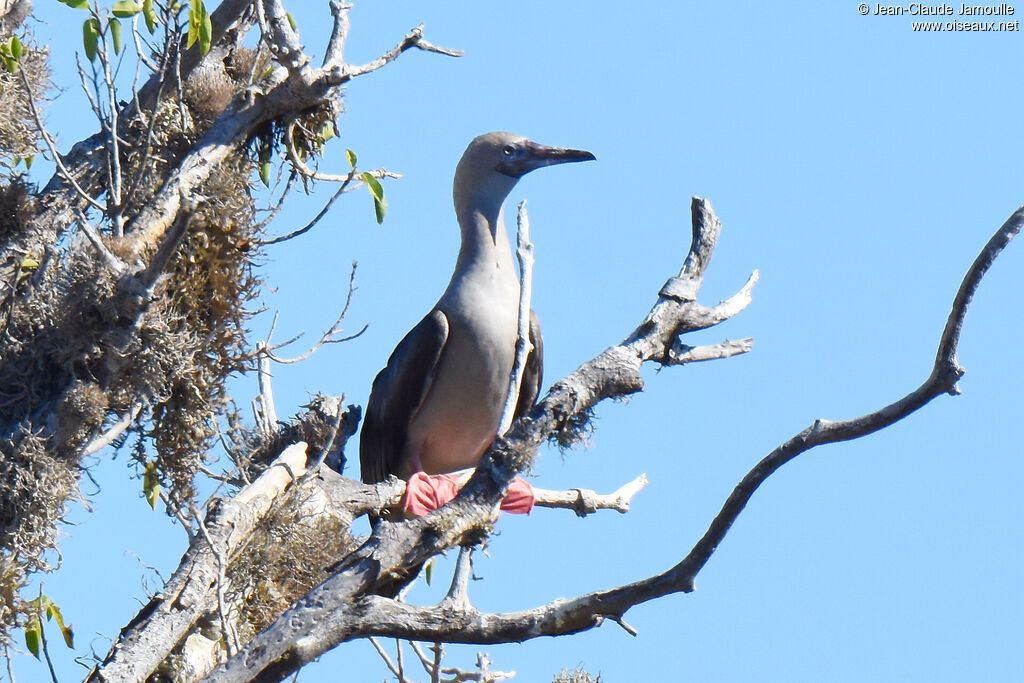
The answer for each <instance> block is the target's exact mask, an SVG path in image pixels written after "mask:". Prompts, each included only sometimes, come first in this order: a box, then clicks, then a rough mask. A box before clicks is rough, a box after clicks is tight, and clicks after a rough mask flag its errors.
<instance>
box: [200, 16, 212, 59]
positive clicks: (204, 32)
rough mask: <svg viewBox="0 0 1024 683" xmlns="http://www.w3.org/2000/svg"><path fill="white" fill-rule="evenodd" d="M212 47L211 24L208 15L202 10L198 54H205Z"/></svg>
mask: <svg viewBox="0 0 1024 683" xmlns="http://www.w3.org/2000/svg"><path fill="white" fill-rule="evenodd" d="M212 45H213V22H212V21H210V13H209V12H207V11H206V10H205V9H204V10H203V20H202V22H201V23H200V25H199V53H200V54H204V55H205V54H206V53H207V52H209V51H210V46H212Z"/></svg>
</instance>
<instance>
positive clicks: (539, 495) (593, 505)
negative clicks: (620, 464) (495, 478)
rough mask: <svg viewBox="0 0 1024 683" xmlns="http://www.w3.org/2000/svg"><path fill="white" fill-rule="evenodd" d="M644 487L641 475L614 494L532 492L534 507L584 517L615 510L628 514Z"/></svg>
mask: <svg viewBox="0 0 1024 683" xmlns="http://www.w3.org/2000/svg"><path fill="white" fill-rule="evenodd" d="M645 486H647V475H646V474H641V475H640V476H639V477H637V478H636V479H634V480H633V481H631V482H629V483H627V484H624V485H623V486H622V487H620V488H619V490H617V491H615V492H614V493H608V494H604V495H602V494H600V493H597V492H596V491H592V490H590V489H569V490H568V491H552V490H549V489H538V488H535V489H534V490H533V495H534V505H536V506H537V507H546V508H568V509H570V510H574V511H575V512H576V514H577V515H578V516H580V517H586V516H587V515H589V514H592V513H594V512H597V511H598V510H615V511H617V512H622V513H626V512H629V505H630V503H631V502H632V501H633V496H635V495H636V494H637V493H639V492H640V490H641V489H643V488H644V487H645Z"/></svg>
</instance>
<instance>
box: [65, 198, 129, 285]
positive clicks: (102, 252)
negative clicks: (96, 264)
mask: <svg viewBox="0 0 1024 683" xmlns="http://www.w3.org/2000/svg"><path fill="white" fill-rule="evenodd" d="M75 215H76V216H77V217H78V227H79V228H80V229H81V231H82V232H83V233H84V234H85V236H86V237H88V238H89V241H90V242H92V246H93V247H95V248H96V252H97V253H98V254H99V256H100V258H101V259H102V260H103V263H104V264H105V265H106V266H107V268H110V270H111V271H112V272H113V273H114V275H121V274H122V273H124V271H125V270H127V269H128V266H127V264H125V262H124V261H122V260H121V259H120V258H118V256H117V255H116V254H114V252H112V251H110V249H108V248H107V245H106V244H104V243H103V240H102V239H101V238H100V236H99V234H97V232H96V230H95V229H94V228H93V227H92V224H91V223H90V222H89V219H88V218H86V217H85V214H84V213H82V212H81V211H80V210H78V209H76V210H75Z"/></svg>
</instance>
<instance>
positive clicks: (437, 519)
mask: <svg viewBox="0 0 1024 683" xmlns="http://www.w3.org/2000/svg"><path fill="white" fill-rule="evenodd" d="M720 230H721V225H720V224H719V223H718V220H717V218H715V216H714V213H713V211H712V210H711V207H710V204H708V203H707V202H706V201H704V200H702V199H699V198H695V199H694V201H693V237H694V239H693V244H692V246H691V249H690V253H689V255H688V257H687V258H686V261H685V262H684V265H683V268H682V270H681V272H680V275H679V276H678V277H679V278H683V279H687V280H691V281H692V289H693V291H694V292H696V291H697V290H698V289H699V285H700V283H701V282H702V281H703V278H704V272H705V270H706V268H707V264H708V262H709V260H710V258H711V253H712V251H713V249H714V245H715V242H716V240H717V237H718V233H719V231H720ZM709 310H710V311H713V310H714V309H707V308H705V307H703V306H699V305H697V304H696V303H694V302H693V301H692V300H689V299H687V298H684V297H679V296H676V295H674V294H670V295H669V296H664V295H663V296H660V297H659V299H658V301H657V303H656V304H655V306H654V308H652V309H651V312H650V313H649V314H648V315H647V317H646V318H645V319H644V321H643V322H642V323H641V324H640V326H639V327H637V329H636V330H634V332H633V333H632V334H631V335H630V336H629V337H627V338H626V339H625V340H624V341H623V342H622V343H621V344H619V345H617V346H613V347H611V348H610V349H608V350H607V351H605V352H604V353H602V354H601V355H600V356H598V357H597V358H595V359H594V360H592V361H590V362H588V363H585V364H584V365H583V366H581V367H580V368H579V369H578V370H576V372H574V373H572V374H571V375H570V376H569V377H567V378H565V379H563V380H562V381H561V382H558V383H557V384H555V386H553V387H552V388H551V390H550V391H549V392H548V394H547V396H545V397H544V399H543V400H541V401H540V402H539V403H538V404H537V406H536V407H535V408H534V410H533V411H532V412H531V413H530V414H529V415H527V416H525V417H523V418H521V419H519V420H517V421H516V422H515V423H514V424H513V426H512V429H511V430H510V431H509V433H508V434H506V435H505V436H504V437H500V438H498V439H497V440H496V442H495V444H494V445H493V446H492V447H491V448H490V450H489V451H488V453H487V454H486V455H485V457H484V459H483V460H482V461H481V463H480V465H479V466H478V467H477V469H476V472H475V473H474V474H473V476H472V478H471V479H470V480H469V482H468V483H467V484H466V486H465V487H463V489H462V490H461V492H460V493H459V495H458V496H457V497H456V498H455V500H453V501H452V502H451V503H449V504H448V505H445V506H443V507H441V508H440V509H438V510H435V511H434V512H432V513H430V514H429V515H427V516H425V517H421V518H417V519H412V520H407V521H402V522H397V523H389V522H381V523H379V524H378V525H377V526H376V528H375V530H374V533H373V535H372V536H371V537H370V539H369V540H368V541H367V542H366V543H365V544H364V545H363V546H362V548H360V549H359V550H358V551H356V552H354V553H352V554H351V555H349V556H348V557H347V558H345V559H344V560H343V561H342V562H341V563H340V564H339V565H338V567H337V568H336V569H335V573H334V575H333V576H332V577H331V578H329V579H328V580H327V581H325V582H324V583H322V584H321V585H320V586H319V587H317V588H316V589H314V590H313V591H312V592H311V593H310V594H309V596H308V597H307V598H306V599H305V600H303V601H301V602H300V603H299V604H298V605H296V606H295V607H294V608H292V609H290V610H288V611H287V612H285V614H283V615H282V616H281V617H280V618H279V619H278V621H277V622H275V624H274V625H273V626H272V627H271V628H270V629H268V630H267V631H264V632H263V633H262V634H260V635H259V636H257V637H255V638H254V639H253V640H252V641H250V642H249V644H248V645H246V646H245V647H244V648H243V649H242V651H241V652H240V653H239V654H238V655H236V656H235V657H233V658H232V659H231V660H229V661H228V662H227V663H226V664H224V665H222V666H220V667H218V668H217V669H216V670H215V671H214V672H213V673H211V674H210V676H208V677H207V679H206V680H208V681H217V682H218V683H227V682H229V681H239V682H241V681H248V680H260V681H277V680H281V679H282V677H283V676H286V675H288V674H289V673H290V672H291V671H294V670H295V669H296V668H299V667H301V666H302V665H304V664H305V663H307V662H309V661H311V660H312V659H314V658H316V657H317V656H319V655H320V654H322V653H323V652H324V651H326V650H327V649H329V648H331V647H333V646H334V645H336V644H337V643H339V642H342V641H343V640H347V639H349V638H351V637H354V636H353V634H352V631H351V629H352V628H353V627H354V621H358V619H354V620H353V619H350V618H349V608H350V607H351V606H352V604H353V602H354V601H355V600H359V599H361V596H363V597H365V596H367V595H370V594H372V593H375V592H378V591H385V590H391V588H392V587H393V584H394V582H395V581H396V580H401V579H402V577H404V572H405V569H406V568H407V567H413V566H418V565H419V564H421V563H422V562H424V561H425V560H426V559H427V558H429V557H430V556H432V555H434V554H436V553H438V552H441V551H443V550H445V549H448V548H452V547H454V546H456V545H463V544H467V543H470V544H471V543H472V542H474V540H475V539H477V538H479V537H480V536H481V535H482V534H486V533H487V532H488V531H489V529H490V526H491V525H492V524H493V522H494V520H495V515H496V512H495V511H496V509H497V504H498V502H499V501H500V500H501V498H502V497H503V496H504V494H505V490H506V488H507V487H508V485H509V483H510V482H511V481H512V479H513V478H514V477H515V476H516V475H517V474H519V473H520V472H523V471H525V470H526V469H527V467H528V466H529V465H530V463H531V462H532V459H533V454H534V452H535V451H536V449H537V447H538V446H539V445H540V444H541V443H542V442H543V441H545V440H546V439H547V438H548V437H549V436H551V435H553V434H558V433H565V432H566V431H571V430H572V426H571V425H572V424H573V420H574V419H575V416H578V415H581V414H585V413H586V412H587V411H588V410H589V409H590V408H591V407H592V406H593V405H595V404H596V403H597V402H598V401H600V400H602V399H604V398H609V397H612V396H623V395H626V394H630V393H634V392H636V391H639V390H640V389H642V388H643V380H642V378H641V376H640V366H641V365H642V364H643V363H644V362H646V361H648V360H654V361H657V360H658V359H659V358H662V357H664V355H665V353H666V349H667V348H668V347H669V346H670V345H671V344H672V343H673V341H674V340H675V339H676V337H678V336H679V335H680V334H682V333H685V332H687V331H691V330H695V329H703V328H704V327H707V321H708V317H709ZM364 616H365V615H364ZM402 637H405V636H402ZM416 639H418V640H442V639H443V638H433V637H429V636H428V637H417V638H416ZM257 672H258V673H257ZM254 676H255V678H254Z"/></svg>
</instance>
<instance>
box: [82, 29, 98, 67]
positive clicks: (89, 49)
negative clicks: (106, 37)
mask: <svg viewBox="0 0 1024 683" xmlns="http://www.w3.org/2000/svg"><path fill="white" fill-rule="evenodd" d="M99 36H100V22H98V21H96V20H95V19H86V20H85V23H84V24H82V44H83V45H84V46H85V56H86V57H88V58H89V61H90V62H91V61H92V60H94V59H96V41H97V39H98V38H99Z"/></svg>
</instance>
